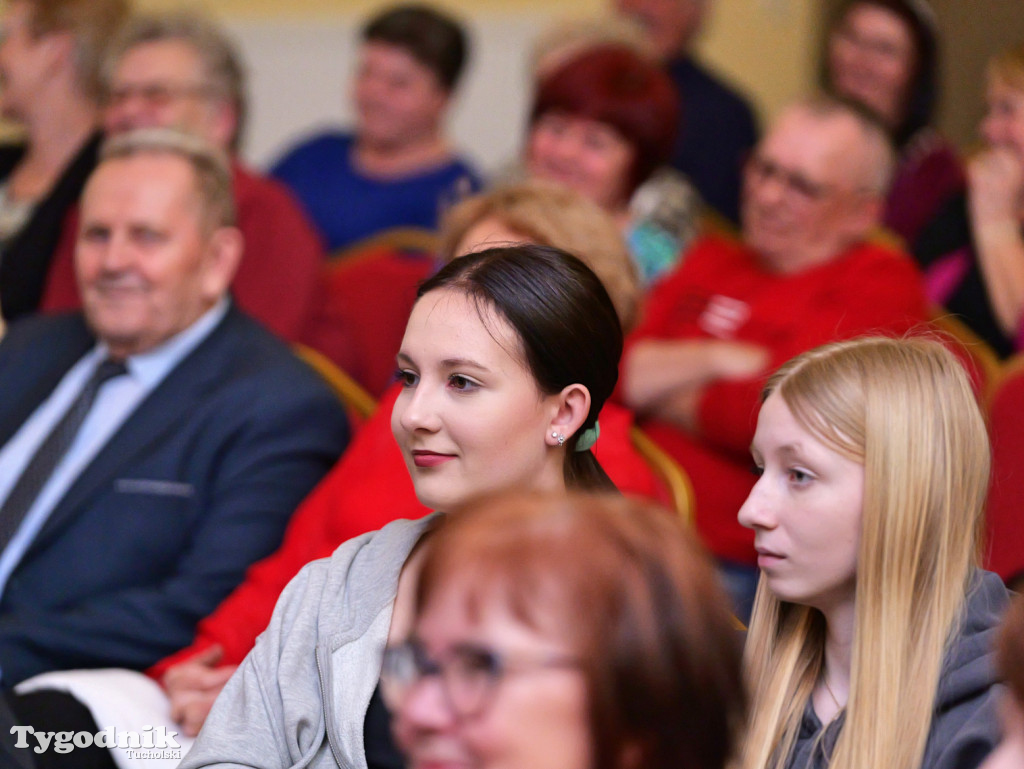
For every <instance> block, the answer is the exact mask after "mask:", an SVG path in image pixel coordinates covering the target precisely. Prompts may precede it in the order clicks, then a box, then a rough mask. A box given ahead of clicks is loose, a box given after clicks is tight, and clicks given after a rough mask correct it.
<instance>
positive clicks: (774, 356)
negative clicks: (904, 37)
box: [623, 97, 926, 614]
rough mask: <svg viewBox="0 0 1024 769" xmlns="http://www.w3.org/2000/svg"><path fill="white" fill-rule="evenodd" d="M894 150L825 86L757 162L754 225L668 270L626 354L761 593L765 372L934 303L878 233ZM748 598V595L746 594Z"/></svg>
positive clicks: (722, 545) (636, 387)
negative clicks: (745, 517) (756, 531)
mask: <svg viewBox="0 0 1024 769" xmlns="http://www.w3.org/2000/svg"><path fill="white" fill-rule="evenodd" d="M892 165H893V154H892V149H891V147H890V146H889V143H888V140H887V138H886V135H885V132H884V130H883V129H882V127H881V126H880V125H879V124H878V123H876V122H875V121H874V120H873V119H872V118H871V117H870V116H868V115H867V114H866V113H864V112H862V111H860V110H858V109H857V108H855V107H853V106H851V105H848V104H846V103H843V102H840V101H836V100H833V99H830V98H826V97H821V98H816V99H812V100H807V101H804V102H800V103H798V104H796V105H794V106H791V107H790V108H788V109H786V110H785V111H784V112H783V113H782V114H781V115H780V117H779V118H778V120H777V121H776V122H775V124H774V126H773V127H772V129H771V130H770V132H769V133H768V135H767V136H766V137H765V138H764V139H763V140H762V141H761V142H760V144H759V145H758V147H757V149H756V150H755V152H754V154H753V155H752V156H751V158H750V159H749V161H748V162H747V164H746V167H745V170H744V180H743V201H742V239H741V241H738V242H736V241H731V240H725V239H723V238H721V237H715V236H712V237H707V238H704V239H703V240H702V241H699V242H698V243H697V244H695V245H694V246H693V248H692V249H691V250H690V252H689V253H688V254H687V255H686V258H685V261H684V262H683V264H682V265H681V267H680V268H679V269H678V270H677V271H676V272H675V273H674V274H673V275H671V276H669V277H668V278H666V279H665V281H664V282H663V283H661V284H660V285H659V286H657V287H656V288H655V290H654V292H653V293H652V295H651V296H650V298H649V301H648V305H647V308H646V312H645V317H644V319H643V320H642V322H641V324H640V326H639V327H638V329H637V330H636V331H635V332H634V334H633V337H632V339H631V340H630V344H629V345H628V347H627V351H626V353H625V355H624V356H623V380H624V381H623V395H624V398H625V400H626V402H627V403H628V404H629V405H630V406H632V407H633V408H634V409H635V410H636V411H637V412H638V413H639V414H640V415H641V417H642V418H643V421H642V422H641V424H642V425H643V426H644V427H645V428H646V429H647V430H648V432H649V433H650V434H651V436H652V437H653V438H654V439H655V440H656V441H657V442H658V443H659V444H660V445H661V446H662V447H663V448H665V449H666V450H667V451H668V452H669V453H670V454H672V455H673V456H674V457H675V458H676V460H678V461H679V462H680V464H681V465H682V466H683V467H684V469H686V470H687V472H688V473H689V475H690V477H691V480H692V481H693V486H694V491H695V494H696V511H697V517H696V522H697V527H698V530H699V531H700V533H701V535H702V536H703V538H704V540H705V543H706V544H707V545H708V546H709V547H710V548H711V550H712V551H713V552H714V553H715V554H716V555H717V556H718V558H719V559H720V561H721V562H722V564H723V566H724V567H725V569H726V571H727V575H728V576H730V577H735V578H736V579H737V581H739V582H743V583H745V587H738V588H737V590H736V592H735V593H734V595H739V594H747V596H748V598H750V597H752V595H751V594H752V586H753V584H754V582H755V581H756V574H757V572H756V568H755V567H754V566H753V564H754V563H755V561H756V554H755V552H754V548H753V534H752V532H750V531H749V530H746V529H743V528H742V527H740V525H739V524H738V522H737V520H736V514H737V512H738V511H739V508H740V505H741V504H742V503H743V500H744V499H745V498H746V496H747V494H748V492H749V491H750V489H751V487H752V485H753V482H754V476H753V475H752V474H751V473H750V472H749V467H750V457H749V453H748V446H749V445H750V441H751V439H752V438H753V433H754V426H755V417H756V413H757V404H758V402H759V395H760V390H761V387H762V386H763V384H764V379H765V377H766V376H767V375H768V374H769V373H770V372H771V371H773V370H774V369H776V368H777V367H778V366H779V365H781V364H782V363H783V362H785V361H786V360H788V359H789V358H791V357H793V356H794V355H796V354H797V353H800V352H802V351H804V350H808V349H810V348H812V347H816V346H817V345H820V344H823V343H825V342H829V341H832V340H836V339H841V338H844V337H846V338H848V337H853V336H857V335H860V334H864V333H868V332H881V333H892V334H899V333H903V332H905V331H907V330H909V329H911V328H913V327H914V326H915V325H917V324H919V323H921V322H924V321H925V319H926V302H925V297H924V293H923V289H922V285H921V280H920V276H919V274H918V273H917V271H916V269H915V267H914V265H913V263H912V262H911V260H910V259H909V258H908V257H906V256H905V255H904V254H903V253H901V252H899V251H896V250H894V249H892V248H889V247H888V246H886V245H882V244H880V243H878V242H872V241H871V240H870V239H869V238H870V236H871V234H872V231H873V230H874V229H875V228H876V226H877V224H878V222H879V218H880V216H881V211H882V208H883V205H884V200H885V193H886V187H887V184H888V180H889V176H890V174H891V170H892ZM737 610H738V611H739V612H740V613H741V614H742V613H743V612H744V611H745V607H744V604H743V602H738V606H737Z"/></svg>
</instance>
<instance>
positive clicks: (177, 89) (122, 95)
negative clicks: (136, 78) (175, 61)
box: [107, 83, 213, 107]
mask: <svg viewBox="0 0 1024 769" xmlns="http://www.w3.org/2000/svg"><path fill="white" fill-rule="evenodd" d="M211 95H213V90H212V89H211V88H210V87H209V86H205V85H167V84H164V83H150V84H147V85H125V86H119V87H117V88H112V89H111V90H110V92H109V93H108V94H107V105H108V106H114V107H116V106H119V105H121V104H124V103H125V102H127V101H131V100H132V99H139V100H140V101H142V102H145V103H146V104H148V105H149V106H151V107H166V106H168V105H169V104H171V103H172V102H174V101H177V100H178V99H190V98H195V99H199V98H205V97H207V96H211Z"/></svg>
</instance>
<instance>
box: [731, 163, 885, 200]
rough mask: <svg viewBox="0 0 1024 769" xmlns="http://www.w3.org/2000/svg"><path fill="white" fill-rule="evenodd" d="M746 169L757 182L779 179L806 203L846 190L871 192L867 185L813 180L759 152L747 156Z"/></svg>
mask: <svg viewBox="0 0 1024 769" xmlns="http://www.w3.org/2000/svg"><path fill="white" fill-rule="evenodd" d="M744 171H745V172H746V173H748V174H750V175H751V176H752V177H753V181H754V182H755V183H757V184H764V183H765V182H767V181H771V180H775V181H777V182H778V183H779V184H780V185H782V188H783V189H784V190H785V191H786V192H788V193H790V194H791V195H792V196H794V197H795V198H796V199H797V200H799V201H800V202H802V203H804V204H806V205H810V204H814V203H819V202H821V201H823V200H825V199H826V198H828V197H831V196H833V195H837V194H840V193H844V192H846V193H849V194H853V195H864V194H868V193H869V192H870V190H869V189H868V188H867V187H856V188H853V189H846V188H844V187H842V186H840V185H838V184H834V183H829V182H816V181H813V180H812V179H808V178H807V177H806V176H804V175H803V174H802V173H800V172H799V171H791V170H789V169H788V168H786V167H785V166H782V165H780V164H779V163H776V162H775V161H774V160H772V159H771V158H766V157H764V156H763V155H761V154H760V153H759V152H752V153H751V154H750V155H749V156H748V157H747V161H746V163H745V164H744Z"/></svg>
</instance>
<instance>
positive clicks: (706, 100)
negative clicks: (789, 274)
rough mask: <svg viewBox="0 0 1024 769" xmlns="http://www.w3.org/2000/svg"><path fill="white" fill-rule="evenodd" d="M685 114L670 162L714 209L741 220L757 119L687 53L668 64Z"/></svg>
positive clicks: (743, 100)
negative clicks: (744, 178)
mask: <svg viewBox="0 0 1024 769" xmlns="http://www.w3.org/2000/svg"><path fill="white" fill-rule="evenodd" d="M668 74H669V76H670V77H671V78H672V82H673V83H675V86H676V90H677V91H678V92H679V99H680V105H681V110H682V111H681V115H680V122H679V133H678V134H677V135H676V146H675V149H674V150H673V151H672V165H673V166H675V167H676V168H678V169H679V170H680V171H682V172H683V173H684V174H686V176H687V177H688V178H689V180H690V181H691V182H692V183H693V186H694V187H696V188H697V191H698V192H699V193H700V194H701V197H702V198H704V202H706V203H707V204H708V205H709V206H711V207H712V208H713V209H715V210H716V211H718V213H720V214H722V216H724V217H726V218H727V219H730V220H731V221H733V222H738V221H739V212H740V188H741V186H742V183H741V177H742V171H743V163H744V161H745V160H746V159H747V155H748V154H749V153H750V151H751V150H752V149H753V148H754V145H755V144H756V143H757V120H756V119H755V118H754V112H753V110H752V109H751V108H750V105H749V104H748V103H747V101H746V99H744V98H743V97H742V96H740V95H739V94H738V93H737V92H736V91H734V90H732V89H731V88H730V87H729V86H727V85H726V84H725V83H723V82H722V81H721V80H719V79H718V78H717V77H715V76H714V75H712V74H711V72H709V71H708V70H706V69H704V68H703V67H702V66H700V65H699V64H698V63H697V62H696V61H694V60H693V59H691V58H689V57H681V58H677V59H673V60H672V61H670V62H669V63H668Z"/></svg>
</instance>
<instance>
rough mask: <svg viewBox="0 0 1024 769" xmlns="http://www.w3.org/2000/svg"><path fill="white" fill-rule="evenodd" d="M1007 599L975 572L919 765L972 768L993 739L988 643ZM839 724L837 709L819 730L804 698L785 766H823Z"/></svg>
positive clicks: (997, 583) (990, 579)
mask: <svg viewBox="0 0 1024 769" xmlns="http://www.w3.org/2000/svg"><path fill="white" fill-rule="evenodd" d="M1008 599H1009V594H1008V592H1007V590H1006V587H1005V586H1004V585H1003V582H1002V580H1000V579H999V577H998V576H997V575H995V574H993V573H991V572H987V571H982V572H979V573H978V575H977V576H976V577H975V579H974V581H973V583H972V589H971V592H970V594H969V595H968V597H967V610H966V613H965V616H964V621H963V624H962V627H961V628H960V632H959V633H958V635H957V637H956V640H955V641H954V642H953V644H952V646H951V647H950V650H949V653H948V655H947V657H946V661H945V662H944V663H943V666H942V675H941V677H940V678H939V691H938V694H937V695H936V698H935V703H936V704H935V716H934V718H933V720H932V728H931V732H930V733H929V734H928V743H927V745H926V746H925V751H924V761H923V762H922V763H921V769H975V767H977V766H979V765H980V764H981V762H982V761H983V760H984V759H985V756H987V755H988V754H989V753H990V752H992V750H993V749H994V748H995V746H996V744H997V743H998V742H999V724H998V719H997V718H996V702H997V700H998V690H999V688H1000V687H999V686H997V685H996V682H997V675H996V670H995V650H994V645H995V639H996V634H997V632H998V629H999V622H1000V620H1001V619H1002V615H1003V612H1004V611H1005V610H1006V605H1007V602H1008ZM842 726H843V715H842V714H841V715H840V716H839V717H838V718H837V719H836V720H835V721H833V722H832V723H831V724H830V725H829V726H828V728H827V729H826V730H825V734H824V735H820V732H821V729H822V725H821V721H819V720H818V716H817V715H816V714H815V712H814V708H813V707H812V706H811V704H810V703H808V704H807V708H806V710H805V711H804V716H803V722H802V723H801V724H800V733H799V735H798V736H797V741H796V745H795V747H794V749H793V753H792V755H791V756H790V759H789V761H788V762H787V763H786V766H787V769H825V767H827V766H828V756H830V755H831V754H832V749H833V748H834V747H835V744H836V740H838V739H839V732H840V731H841V729H842ZM819 736H820V740H819ZM815 747H817V749H815ZM812 751H814V755H813V756H812V755H811V752H812Z"/></svg>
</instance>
